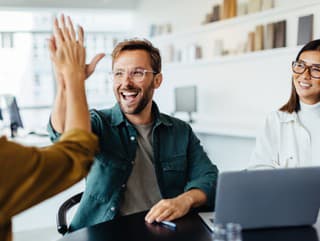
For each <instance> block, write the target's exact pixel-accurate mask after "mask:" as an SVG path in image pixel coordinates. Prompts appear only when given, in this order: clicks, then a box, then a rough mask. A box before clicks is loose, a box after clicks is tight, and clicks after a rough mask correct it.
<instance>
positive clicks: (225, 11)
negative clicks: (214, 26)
mask: <svg viewBox="0 0 320 241" xmlns="http://www.w3.org/2000/svg"><path fill="white" fill-rule="evenodd" d="M236 15H237V0H223V7H222V15H221V19H227V18H232V17H235V16H236Z"/></svg>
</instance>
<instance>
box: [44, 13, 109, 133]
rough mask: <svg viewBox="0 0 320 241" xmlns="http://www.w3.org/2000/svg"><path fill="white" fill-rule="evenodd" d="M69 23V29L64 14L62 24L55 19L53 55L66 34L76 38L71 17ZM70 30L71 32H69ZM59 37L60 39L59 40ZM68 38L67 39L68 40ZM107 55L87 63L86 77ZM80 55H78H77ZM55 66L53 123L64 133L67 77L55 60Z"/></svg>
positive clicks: (50, 47) (52, 41) (101, 54)
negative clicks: (55, 86) (55, 82)
mask: <svg viewBox="0 0 320 241" xmlns="http://www.w3.org/2000/svg"><path fill="white" fill-rule="evenodd" d="M67 22H68V23H67V24H68V26H69V29H68V27H67V24H66V23H65V18H64V16H61V19H60V25H61V28H60V27H59V23H58V20H57V19H56V20H55V21H54V36H52V37H51V39H50V40H49V50H50V53H51V56H52V53H55V52H56V51H57V45H59V44H60V42H61V41H60V40H63V41H62V42H64V40H65V39H64V35H66V36H67V37H68V39H71V38H73V39H75V38H76V33H75V30H74V28H73V24H72V22H71V20H70V19H68V20H67ZM80 29H81V30H80V31H82V37H81V36H80V32H79V31H78V37H79V39H80V38H82V46H83V45H84V43H83V42H84V36H83V30H82V28H80ZM68 31H69V32H68ZM58 39H59V40H58ZM68 39H67V40H68ZM58 41H60V42H58ZM104 56H105V54H103V53H100V54H97V55H96V56H95V57H94V58H93V59H92V61H91V62H90V64H85V72H84V73H85V79H87V78H88V77H89V76H90V75H91V74H92V73H93V72H94V70H95V68H96V65H97V63H98V62H99V61H100V60H101V59H102V58H103V57H104ZM77 57H78V56H77ZM53 68H54V72H55V77H56V81H57V95H56V99H55V103H54V108H53V111H52V114H51V124H52V126H53V128H54V129H55V131H57V132H59V133H63V132H64V131H65V124H66V118H67V117H66V111H67V106H66V83H65V82H66V81H65V77H64V75H63V74H62V72H61V68H59V67H57V65H56V63H55V62H54V61H53Z"/></svg>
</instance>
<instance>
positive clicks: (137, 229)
mask: <svg viewBox="0 0 320 241" xmlns="http://www.w3.org/2000/svg"><path fill="white" fill-rule="evenodd" d="M145 215H146V212H142V213H137V214H133V215H129V216H124V217H120V218H117V219H114V220H112V221H108V222H104V223H100V224H97V225H94V226H92V227H88V228H83V229H80V230H78V231H75V232H73V233H70V234H67V235H66V236H64V237H63V238H62V239H60V240H59V241H210V240H212V237H211V232H210V231H209V229H208V228H207V227H206V226H205V225H204V224H203V223H202V221H201V219H200V217H199V216H198V215H197V214H196V213H190V214H188V215H186V216H185V217H183V218H181V219H178V220H176V221H175V223H176V224H177V228H176V229H175V230H172V229H170V228H167V227H164V226H161V225H157V224H148V223H146V222H145V221H144V217H145ZM242 240H243V241H319V239H318V235H317V230H316V228H314V227H298V228H281V229H263V230H252V231H243V232H242Z"/></svg>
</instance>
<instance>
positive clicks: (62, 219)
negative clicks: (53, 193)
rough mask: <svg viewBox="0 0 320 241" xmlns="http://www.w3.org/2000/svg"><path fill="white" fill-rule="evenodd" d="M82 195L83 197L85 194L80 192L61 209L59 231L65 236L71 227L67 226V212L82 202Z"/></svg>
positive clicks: (59, 211)
mask: <svg viewBox="0 0 320 241" xmlns="http://www.w3.org/2000/svg"><path fill="white" fill-rule="evenodd" d="M82 195H83V192H80V193H78V194H76V195H74V196H72V197H71V198H69V199H68V200H67V201H65V202H64V203H63V204H62V205H61V206H60V207H59V210H58V213H57V230H58V232H59V233H61V234H62V235H64V234H65V233H66V232H68V231H69V226H68V224H67V212H68V210H69V209H71V208H72V207H73V206H74V205H76V204H78V203H79V202H80V200H81V197H82Z"/></svg>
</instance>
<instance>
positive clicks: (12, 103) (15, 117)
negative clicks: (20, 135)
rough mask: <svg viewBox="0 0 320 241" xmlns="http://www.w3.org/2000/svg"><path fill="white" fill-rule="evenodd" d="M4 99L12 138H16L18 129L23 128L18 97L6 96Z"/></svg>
mask: <svg viewBox="0 0 320 241" xmlns="http://www.w3.org/2000/svg"><path fill="white" fill-rule="evenodd" d="M4 98H5V101H6V105H7V109H8V114H9V118H10V129H11V137H15V136H16V135H17V131H18V128H19V127H21V128H23V124H22V120H21V116H20V111H19V107H18V104H17V100H16V97H14V96H5V97H4Z"/></svg>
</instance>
